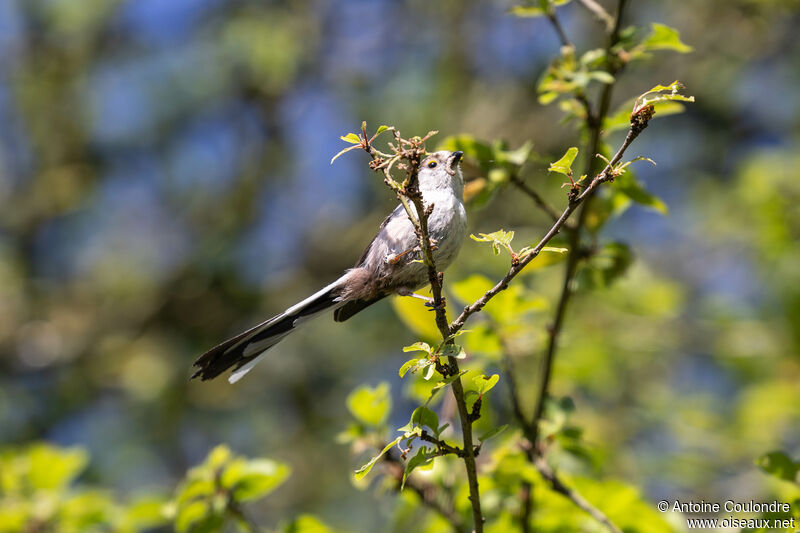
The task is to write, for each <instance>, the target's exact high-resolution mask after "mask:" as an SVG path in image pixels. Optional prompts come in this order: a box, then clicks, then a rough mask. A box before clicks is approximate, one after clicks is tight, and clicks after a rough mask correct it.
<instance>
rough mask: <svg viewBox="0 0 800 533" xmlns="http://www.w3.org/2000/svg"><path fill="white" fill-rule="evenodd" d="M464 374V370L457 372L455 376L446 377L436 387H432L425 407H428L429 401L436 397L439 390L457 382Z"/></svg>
mask: <svg viewBox="0 0 800 533" xmlns="http://www.w3.org/2000/svg"><path fill="white" fill-rule="evenodd" d="M466 373H467V371H466V370H462V371H461V372H459V373H458V374H456V375H455V376H448V377H446V378H443V379H442V380H441V381H439V382H438V383H436V385H434V386H433V388H432V389H431V394H430V396H428V399H427V400H426V401H425V405H430V403H431V400H433V398H434V396H436V394H437V393H438V392H439V391H440V390H442V389H443V388H445V387H447V386H448V385H450V384H451V383H452V382H454V381H455V380H457V379H458V378H460V377H461V376H463V375H464V374H466Z"/></svg>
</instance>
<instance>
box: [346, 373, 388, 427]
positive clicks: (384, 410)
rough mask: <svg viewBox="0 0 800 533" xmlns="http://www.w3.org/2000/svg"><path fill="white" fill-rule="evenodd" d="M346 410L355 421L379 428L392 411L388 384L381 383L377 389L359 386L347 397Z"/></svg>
mask: <svg viewBox="0 0 800 533" xmlns="http://www.w3.org/2000/svg"><path fill="white" fill-rule="evenodd" d="M347 408H348V409H349V410H350V413H351V414H352V415H353V416H354V417H355V419H356V420H358V421H359V422H362V423H364V424H366V425H368V426H373V427H375V426H380V425H381V424H383V423H384V422H385V421H386V418H387V417H388V416H389V412H390V411H391V409H392V397H391V394H390V390H389V384H388V383H386V382H381V383H380V384H378V386H377V387H374V388H373V387H369V386H367V385H361V386H360V387H357V388H356V389H355V390H353V392H351V393H350V394H349V395H348V396H347Z"/></svg>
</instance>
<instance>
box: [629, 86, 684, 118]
mask: <svg viewBox="0 0 800 533" xmlns="http://www.w3.org/2000/svg"><path fill="white" fill-rule="evenodd" d="M682 89H684V86H683V84H682V83H681V82H679V81H678V80H675V81H673V82H672V83H671V84H670V85H656V86H655V87H653V88H652V89H650V90H649V91H647V92H646V93H643V94H641V95H639V97H638V98H636V100H635V101H634V103H633V112H632V115H636V113H638V112H640V111H641V110H642V109H643V108H644V107H645V106H648V105H654V104H658V103H659V102H664V101H672V100H678V101H682V102H694V96H685V95H683V94H680V93H679V91H681V90H682ZM666 91H669V92H666Z"/></svg>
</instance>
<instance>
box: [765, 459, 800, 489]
mask: <svg viewBox="0 0 800 533" xmlns="http://www.w3.org/2000/svg"><path fill="white" fill-rule="evenodd" d="M756 465H758V467H759V468H761V470H763V471H764V472H766V473H767V474H770V475H772V476H774V477H776V478H778V479H782V480H784V481H793V482H795V483H800V481H798V479H797V473H798V472H800V461H797V462H795V461H793V460H792V459H791V458H790V457H789V456H788V455H786V454H785V453H783V452H769V453H765V454H764V455H762V456H761V457H759V458H758V459H757V460H756Z"/></svg>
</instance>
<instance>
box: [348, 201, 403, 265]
mask: <svg viewBox="0 0 800 533" xmlns="http://www.w3.org/2000/svg"><path fill="white" fill-rule="evenodd" d="M407 216H408V215H407V214H406V210H405V209H404V208H403V204H400V205H398V206H397V207H395V208H394V211H392V212H391V214H389V216H388V217H386V218H385V219H384V221H383V222H381V227H380V228H378V233H377V234H376V235H375V237H373V238H372V240H371V241H370V243H369V244H368V245H367V247H366V248H365V249H364V252H363V253H362V254H361V257H359V258H358V261H356V267H359V266H362V265H363V264H364V261H365V260H366V259H367V256H368V255H369V251H370V250H371V249H372V247H373V245H374V244H375V241H376V240H377V239H378V237H380V236H381V233H383V231H384V230H385V229H386V226H387V225H388V224H389V222H390V221H392V220H393V219H395V218H399V217H407Z"/></svg>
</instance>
